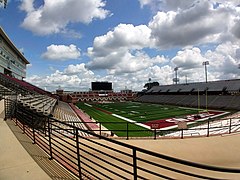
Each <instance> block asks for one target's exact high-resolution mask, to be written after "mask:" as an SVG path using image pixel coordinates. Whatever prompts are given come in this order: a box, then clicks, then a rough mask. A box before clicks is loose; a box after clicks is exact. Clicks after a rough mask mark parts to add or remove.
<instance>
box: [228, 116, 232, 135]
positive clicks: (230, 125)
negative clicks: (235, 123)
mask: <svg viewBox="0 0 240 180" xmlns="http://www.w3.org/2000/svg"><path fill="white" fill-rule="evenodd" d="M231 129H232V119H231V118H230V124H229V134H231Z"/></svg>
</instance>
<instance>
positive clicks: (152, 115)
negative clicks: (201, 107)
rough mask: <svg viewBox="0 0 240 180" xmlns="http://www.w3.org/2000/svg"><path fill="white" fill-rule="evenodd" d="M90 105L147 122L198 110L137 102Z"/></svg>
mask: <svg viewBox="0 0 240 180" xmlns="http://www.w3.org/2000/svg"><path fill="white" fill-rule="evenodd" d="M92 105H93V107H98V108H101V109H103V110H106V111H109V112H111V113H113V114H118V115H120V116H123V117H126V118H129V119H131V120H134V121H136V122H147V121H151V120H159V119H166V118H170V117H180V116H184V115H188V114H194V113H197V112H198V111H197V110H196V109H187V108H186V109H183V108H179V107H176V106H167V105H159V104H147V103H137V102H118V103H109V104H92Z"/></svg>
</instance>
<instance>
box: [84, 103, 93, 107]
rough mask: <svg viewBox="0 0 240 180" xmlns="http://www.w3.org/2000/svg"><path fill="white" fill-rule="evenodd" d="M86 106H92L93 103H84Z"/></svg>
mask: <svg viewBox="0 0 240 180" xmlns="http://www.w3.org/2000/svg"><path fill="white" fill-rule="evenodd" d="M84 104H85V105H86V106H89V107H92V105H91V104H88V103H84Z"/></svg>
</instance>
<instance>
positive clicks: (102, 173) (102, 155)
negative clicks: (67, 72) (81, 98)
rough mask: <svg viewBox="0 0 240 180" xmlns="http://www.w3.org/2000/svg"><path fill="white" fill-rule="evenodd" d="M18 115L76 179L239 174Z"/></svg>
mask: <svg viewBox="0 0 240 180" xmlns="http://www.w3.org/2000/svg"><path fill="white" fill-rule="evenodd" d="M21 117H22V116H19V117H18V116H17V118H16V119H15V122H16V124H17V125H18V126H19V127H21V128H22V130H23V132H24V133H26V134H27V135H28V136H29V137H30V138H31V139H32V141H33V143H36V144H37V145H38V146H39V147H41V148H42V149H43V150H44V151H45V152H46V153H47V154H48V155H49V158H50V159H55V160H56V161H58V162H59V163H60V164H62V165H63V166H64V167H65V168H67V169H68V170H69V171H70V172H72V173H73V174H74V175H76V176H77V177H78V178H79V179H189V178H192V179H194V178H200V179H224V178H225V179H232V177H233V176H234V177H236V175H239V177H240V169H232V168H221V167H214V166H208V165H203V164H198V163H195V162H190V161H186V160H181V159H177V158H174V157H170V156H166V155H163V154H159V153H156V152H151V151H149V150H146V149H143V148H139V147H135V146H132V145H129V144H126V143H124V142H122V141H118V140H116V139H113V138H107V137H104V136H101V135H99V134H97V133H95V132H91V131H88V130H84V129H80V128H78V127H76V126H73V125H71V124H68V123H64V122H61V121H59V120H56V119H53V118H50V117H49V118H48V119H47V121H46V127H45V130H44V129H39V126H37V125H35V124H34V121H35V118H34V117H31V118H28V122H26V120H25V121H22V118H21ZM35 127H37V128H35ZM83 134H84V135H83ZM85 134H88V136H85Z"/></svg>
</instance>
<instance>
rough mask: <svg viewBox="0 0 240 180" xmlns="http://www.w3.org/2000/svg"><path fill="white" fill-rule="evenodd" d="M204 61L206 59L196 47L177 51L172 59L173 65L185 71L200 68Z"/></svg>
mask: <svg viewBox="0 0 240 180" xmlns="http://www.w3.org/2000/svg"><path fill="white" fill-rule="evenodd" d="M204 61H207V59H206V58H204V57H203V56H202V54H201V50H200V49H199V48H196V47H194V48H192V49H185V50H183V51H178V53H177V55H176V56H175V57H174V58H172V62H173V64H174V65H176V66H177V67H179V68H182V69H187V70H189V69H193V68H199V67H201V65H202V62H204Z"/></svg>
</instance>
